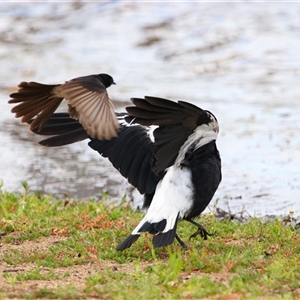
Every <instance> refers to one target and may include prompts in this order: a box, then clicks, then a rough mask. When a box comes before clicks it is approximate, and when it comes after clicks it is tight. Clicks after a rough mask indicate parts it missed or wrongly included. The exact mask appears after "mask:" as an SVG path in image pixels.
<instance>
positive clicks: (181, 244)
mask: <svg viewBox="0 0 300 300" xmlns="http://www.w3.org/2000/svg"><path fill="white" fill-rule="evenodd" d="M175 238H176V240H177V241H178V243H179V244H180V246H181V247H182V248H184V249H187V248H188V246H187V244H186V243H185V242H184V241H183V240H182V239H181V238H180V237H179V236H178V234H176V235H175Z"/></svg>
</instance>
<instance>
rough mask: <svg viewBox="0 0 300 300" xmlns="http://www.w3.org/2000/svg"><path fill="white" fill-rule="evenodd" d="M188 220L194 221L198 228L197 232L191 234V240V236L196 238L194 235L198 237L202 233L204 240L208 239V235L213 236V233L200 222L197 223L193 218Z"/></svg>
mask: <svg viewBox="0 0 300 300" xmlns="http://www.w3.org/2000/svg"><path fill="white" fill-rule="evenodd" d="M187 221H188V222H190V223H192V224H193V225H195V226H196V227H197V228H198V229H197V231H196V232H194V233H193V234H192V235H191V236H190V238H189V240H190V239H191V238H194V237H196V236H197V235H200V236H201V237H202V238H203V239H204V240H207V237H208V236H212V235H213V234H212V233H209V232H208V231H207V230H206V229H205V228H204V227H203V226H202V225H201V224H198V223H196V222H195V221H193V220H190V219H189V220H187Z"/></svg>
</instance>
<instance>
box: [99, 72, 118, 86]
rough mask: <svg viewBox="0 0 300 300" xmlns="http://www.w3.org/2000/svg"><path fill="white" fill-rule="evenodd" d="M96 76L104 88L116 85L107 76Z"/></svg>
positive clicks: (103, 74)
mask: <svg viewBox="0 0 300 300" xmlns="http://www.w3.org/2000/svg"><path fill="white" fill-rule="evenodd" d="M98 76H99V77H100V79H101V81H102V83H103V84H104V86H105V87H106V88H108V87H110V86H111V85H112V84H116V83H115V82H114V79H113V78H112V77H111V76H110V75H108V74H105V73H102V74H98Z"/></svg>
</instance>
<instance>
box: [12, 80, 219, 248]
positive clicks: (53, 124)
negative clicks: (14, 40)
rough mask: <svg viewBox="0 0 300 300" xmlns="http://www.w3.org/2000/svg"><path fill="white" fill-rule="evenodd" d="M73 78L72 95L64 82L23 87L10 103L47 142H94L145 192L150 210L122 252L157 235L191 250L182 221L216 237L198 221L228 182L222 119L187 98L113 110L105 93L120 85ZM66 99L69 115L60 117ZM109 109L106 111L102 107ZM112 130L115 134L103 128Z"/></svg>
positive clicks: (158, 242) (141, 101)
mask: <svg viewBox="0 0 300 300" xmlns="http://www.w3.org/2000/svg"><path fill="white" fill-rule="evenodd" d="M89 77H90V80H89V79H88V78H89ZM82 78H84V79H82ZM99 78H100V80H99ZM103 78H104V80H103ZM73 81H74V82H75V84H74V86H75V87H74V88H73V85H71V84H70V87H68V86H67V87H68V88H66V90H70V91H69V92H68V93H67V92H65V94H63V93H64V88H62V87H63V85H60V86H59V89H60V92H59V93H58V92H57V89H58V88H57V85H41V84H38V83H30V82H29V83H24V82H22V83H21V84H20V85H19V91H18V92H17V93H13V94H11V95H10V96H11V98H12V99H11V100H10V101H9V102H10V103H19V102H21V104H18V105H17V106H15V107H14V108H13V109H12V112H14V113H16V117H23V119H22V121H23V122H27V123H29V124H30V126H31V130H32V131H33V132H35V133H37V134H41V135H50V136H51V137H50V138H47V139H44V140H42V141H41V142H40V144H42V145H44V146H49V147H54V146H63V145H66V144H71V143H74V142H77V141H81V140H84V139H87V138H89V139H90V142H89V146H90V147H91V148H92V149H94V150H95V151H98V152H99V153H100V154H101V155H102V156H103V157H107V158H108V159H109V160H110V161H111V163H112V164H113V166H114V167H115V168H116V169H117V170H118V171H119V172H120V173H121V174H122V175H123V176H124V177H125V178H127V179H128V182H129V183H131V184H132V185H133V186H134V187H136V188H137V189H138V190H139V192H140V193H141V194H143V195H144V208H146V209H148V210H147V213H146V215H145V217H144V218H143V219H142V220H141V222H140V223H139V224H138V225H137V227H136V228H135V229H134V230H133V231H132V232H131V234H130V235H129V236H128V237H127V238H126V239H125V240H124V241H123V242H121V243H120V244H119V245H118V246H117V250H118V251H122V250H124V249H126V248H129V247H130V246H131V245H132V244H133V243H134V242H135V241H136V240H137V239H138V238H139V237H140V235H141V234H142V233H143V232H149V233H151V234H153V246H154V247H162V246H167V245H170V244H172V243H173V241H174V239H175V238H176V239H177V240H178V242H179V243H180V244H181V245H182V246H184V247H186V244H185V243H184V242H183V241H182V240H181V239H180V238H179V236H178V235H177V234H176V228H177V223H178V220H180V219H183V220H186V221H189V222H191V223H192V224H194V225H195V226H196V227H197V231H196V232H195V233H194V234H192V235H191V237H195V236H197V235H198V234H200V235H201V236H202V237H203V238H204V239H206V238H207V235H209V233H208V232H207V231H206V230H205V228H204V227H202V226H201V225H200V224H198V223H196V222H195V221H194V220H193V219H194V218H195V217H197V216H199V215H200V214H201V213H202V212H203V210H204V209H205V208H206V207H207V205H208V204H209V202H210V201H211V199H212V197H213V195H214V193H215V191H216V190H217V188H218V186H219V183H220V182H221V177H222V176H221V159H220V155H219V152H218V149H217V146H216V139H217V135H218V132H219V125H218V121H217V119H216V117H215V116H214V115H213V114H212V113H211V112H209V111H207V110H203V109H201V108H199V107H197V106H195V105H193V104H191V103H188V102H185V101H177V102H174V101H171V100H167V99H163V98H157V97H149V96H145V97H144V98H132V99H131V101H132V103H133V106H129V107H126V111H127V112H126V113H112V107H113V106H112V104H111V102H110V100H109V97H108V95H107V93H106V88H108V87H109V86H110V85H111V84H112V83H114V81H113V79H112V77H111V76H109V75H107V74H100V75H92V76H86V77H80V78H79V79H74V80H73ZM69 82H72V81H69ZM65 85H68V82H67V83H65ZM73 89H74V90H73ZM58 94H59V96H57V95H58ZM82 94H83V96H82ZM103 95H105V96H103ZM63 97H65V99H66V100H67V102H68V104H69V112H67V113H55V112H54V111H55V110H56V108H57V106H58V105H59V104H60V102H61V100H62V98H63ZM80 97H82V98H80ZM53 98H59V100H58V99H56V101H57V102H56V103H55V104H49V103H50V102H51V101H53V103H54V102H55V101H54V99H53ZM89 98H91V103H92V104H90V105H89ZM74 99H75V100H74ZM58 101H60V102H59V103H58ZM48 106H49V107H50V108H48ZM85 106H87V107H88V108H89V109H86V108H85ZM104 106H106V109H99V107H104ZM35 107H37V108H36V109H35ZM107 107H108V108H107ZM74 111H75V112H76V113H73V112H74ZM89 114H91V115H92V116H91V118H89ZM116 120H118V124H116ZM98 122H99V123H98ZM106 126H107V127H108V128H109V130H106V129H105V128H103V127H106ZM115 131H116V133H115Z"/></svg>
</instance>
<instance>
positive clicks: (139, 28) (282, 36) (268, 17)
mask: <svg viewBox="0 0 300 300" xmlns="http://www.w3.org/2000/svg"><path fill="white" fill-rule="evenodd" d="M299 53H300V4H299V3H289V4H287V3H271V4H267V3H172V4H171V3H125V2H121V1H114V2H110V3H105V4H103V3H86V4H84V3H81V4H80V3H50V2H49V3H34V4H33V3H8V2H6V3H0V59H1V68H0V87H1V89H0V99H1V101H0V123H1V126H0V134H1V142H0V178H1V179H2V180H3V182H4V186H3V188H4V189H6V190H9V191H18V190H21V182H22V181H27V182H28V183H29V185H30V187H31V190H33V191H35V190H39V191H42V192H47V193H53V194H55V195H57V196H61V195H64V194H66V195H70V196H71V197H74V198H76V199H82V198H88V197H91V196H96V197H97V196H100V195H101V193H102V192H103V191H108V192H109V194H110V197H111V198H112V199H120V197H121V196H122V195H124V193H125V192H126V191H128V189H129V186H128V184H127V183H126V181H125V180H124V179H123V178H122V177H121V176H120V175H119V174H118V173H117V171H115V170H114V169H113V168H112V167H111V165H110V163H109V162H108V161H106V160H105V159H103V158H101V157H100V156H99V155H97V153H95V152H93V150H92V149H90V148H89V147H88V146H87V142H81V143H78V144H76V145H71V146H67V147H62V148H57V149H47V148H43V147H42V146H39V145H38V144H37V142H38V140H39V137H37V136H35V135H33V134H31V133H30V132H29V131H28V128H27V126H25V125H21V124H20V122H19V120H17V119H15V118H14V116H13V115H12V114H11V113H10V109H11V105H8V104H7V100H8V99H9V97H8V95H9V94H10V93H11V92H12V91H14V90H15V87H16V86H17V84H18V83H19V82H20V81H25V80H26V81H40V82H43V83H59V82H63V81H65V80H68V79H71V78H74V77H77V76H82V75H87V74H92V73H101V72H107V73H109V74H111V75H112V76H113V77H114V79H115V81H116V82H117V85H116V86H113V87H111V88H109V93H110V96H111V98H112V99H114V100H115V101H116V105H117V109H118V110H120V111H121V110H122V109H123V108H124V106H126V105H127V104H129V103H130V102H129V99H130V97H133V96H136V97H137V96H138V97H141V96H144V95H155V96H161V97H165V98H170V99H174V100H177V99H182V100H187V101H190V102H193V103H195V104H196V105H199V106H200V107H202V108H204V109H208V110H210V111H212V112H213V113H214V114H215V115H216V116H217V118H218V120H219V123H220V135H219V140H218V147H219V150H220V152H221V157H222V163H223V181H222V183H221V185H220V188H219V190H218V191H217V193H216V195H215V197H214V201H213V202H212V203H214V202H215V200H216V199H219V202H218V203H219V205H220V206H222V207H225V208H227V206H229V207H230V209H231V211H232V212H239V211H241V210H243V209H245V210H246V211H247V212H249V213H250V214H252V215H253V214H255V215H265V214H284V213H288V212H289V211H290V210H294V211H295V213H296V214H297V215H299V214H300V179H299V177H300V171H299V168H300V117H299V116H300V88H299V87H300V55H299Z"/></svg>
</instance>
